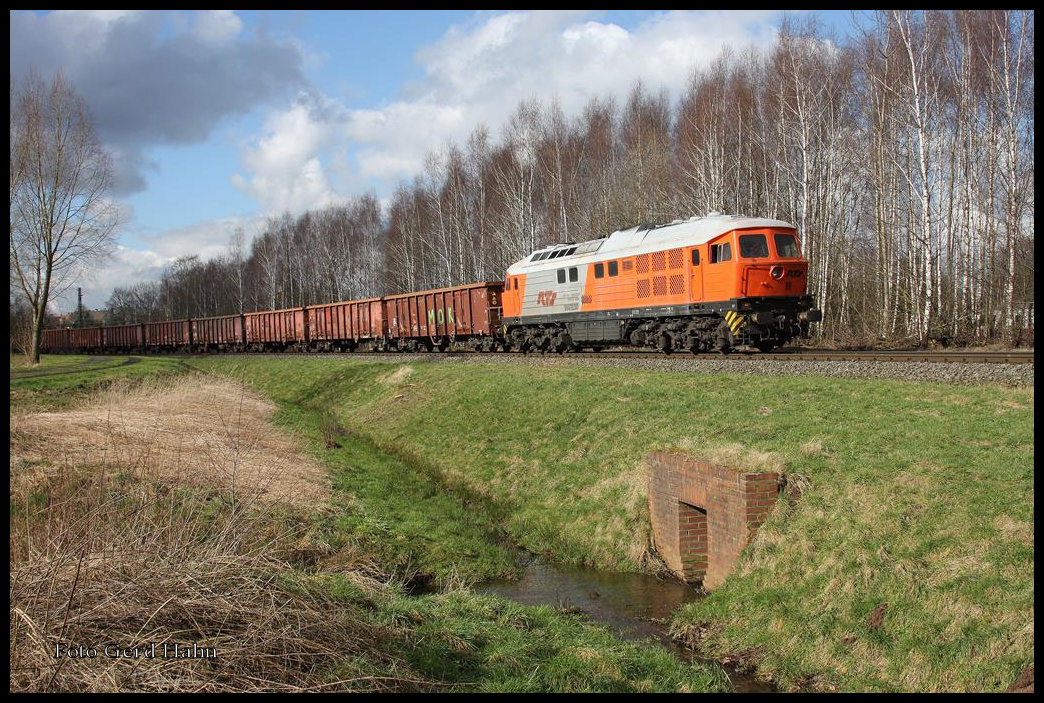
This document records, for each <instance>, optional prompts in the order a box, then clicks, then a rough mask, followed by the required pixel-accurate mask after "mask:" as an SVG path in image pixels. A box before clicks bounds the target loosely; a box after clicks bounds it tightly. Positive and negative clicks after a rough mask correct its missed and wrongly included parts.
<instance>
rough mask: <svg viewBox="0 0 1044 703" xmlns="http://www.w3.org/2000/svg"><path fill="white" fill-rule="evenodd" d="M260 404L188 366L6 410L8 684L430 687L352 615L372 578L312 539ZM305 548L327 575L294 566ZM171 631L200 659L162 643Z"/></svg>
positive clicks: (283, 449) (312, 484)
mask: <svg viewBox="0 0 1044 703" xmlns="http://www.w3.org/2000/svg"><path fill="white" fill-rule="evenodd" d="M271 411H272V408H271V406H270V405H269V404H268V403H266V402H265V401H263V400H261V399H260V398H258V397H257V396H255V395H253V394H251V393H249V392H246V391H244V390H243V389H242V388H240V387H238V386H236V385H235V384H232V383H229V382H220V383H213V382H209V381H204V380H202V379H189V380H180V381H177V382H174V383H173V384H169V385H155V384H153V385H149V386H138V387H135V388H133V389H128V388H124V389H122V390H115V391H110V392H106V393H105V394H103V395H101V396H99V397H98V398H95V399H94V402H93V403H91V404H90V405H88V406H87V407H84V408H81V409H78V410H74V411H70V412H65V413H53V414H41V415H32V416H26V417H22V418H19V419H17V420H16V421H12V463H11V537H10V547H11V548H10V558H11V582H10V632H11V635H10V667H11V674H10V689H11V691H77V692H80V691H85V692H101V691H163V692H166V691H176V692H185V691H304V690H347V691H417V690H430V689H431V688H432V687H433V684H431V683H430V682H428V681H426V680H424V677H421V676H418V675H416V674H415V673H413V672H412V671H411V670H410V669H409V667H407V666H405V665H404V664H403V663H402V662H401V661H399V660H397V659H396V658H395V657H393V656H392V655H390V654H389V653H388V652H387V650H388V648H387V647H386V646H385V645H384V643H385V642H386V641H387V640H389V639H390V638H393V637H394V636H395V635H396V633H393V632H390V631H388V630H387V628H385V627H382V626H377V625H374V624H373V619H372V618H370V617H368V616H367V611H366V608H367V607H368V606H367V602H368V601H369V600H370V599H371V597H374V596H376V595H377V594H378V593H379V589H380V588H381V582H382V581H386V580H387V577H385V576H384V575H383V574H381V573H380V571H379V570H378V569H377V568H376V567H375V566H374V565H373V563H372V562H371V561H369V560H368V559H367V558H365V557H362V556H360V555H358V554H355V553H353V552H351V551H350V550H341V551H339V552H337V553H334V550H333V548H331V547H330V546H329V545H328V544H326V543H325V542H324V541H323V538H322V535H321V532H320V531H318V530H316V526H315V524H314V523H313V522H312V520H311V513H312V511H313V510H314V509H315V508H316V507H320V504H317V503H315V502H313V503H312V504H311V505H309V506H307V508H305V507H303V506H302V502H303V501H304V500H306V499H310V500H313V501H315V500H317V499H319V498H322V497H324V496H325V495H326V493H325V492H324V483H325V482H321V481H320V478H321V477H320V476H318V475H316V474H317V473H318V469H317V468H316V467H315V466H314V465H312V464H311V463H310V462H308V461H307V460H305V459H304V458H302V457H301V456H300V455H299V454H298V453H297V452H296V451H293V445H292V443H291V442H290V440H289V438H288V437H286V436H285V435H284V434H282V433H279V432H277V431H275V430H274V428H272V427H271V426H270V425H269V424H268V423H267V418H268V417H269V416H270V415H271ZM16 448H17V452H16V451H15V449H16ZM291 468H292V469H293V470H292V471H291V470H289V469H291ZM288 474H289V476H288ZM233 484H234V488H235V493H233V492H232V489H233ZM258 498H263V499H262V500H258ZM320 560H322V561H323V562H324V563H325V564H326V570H325V573H327V574H331V575H327V576H323V577H319V576H316V575H309V574H308V572H307V571H305V570H302V569H301V568H300V565H301V563H302V562H305V564H306V565H311V564H312V563H316V562H318V561H320ZM295 564H296V565H297V566H295ZM332 573H336V576H333V575H332ZM330 578H337V579H340V583H341V584H342V586H341V589H342V590H343V589H344V588H345V587H347V588H348V591H350V592H352V593H354V594H356V595H355V596H353V597H352V598H350V599H343V598H337V597H334V595H332V594H333V593H334V590H333V589H331V588H330V587H329V586H328V579H330ZM345 584H347V586H346V585H345ZM59 643H66V644H67V645H68V647H70V648H76V647H79V646H82V647H93V648H94V651H95V656H94V657H92V658H69V657H68V656H55V654H56V645H58V644H59ZM106 644H115V645H118V646H119V647H120V648H124V649H125V648H133V647H138V648H141V653H142V655H144V653H145V652H146V651H149V652H153V651H154V652H156V654H157V656H155V657H145V656H139V657H136V658H134V657H132V658H126V657H112V656H107V652H106V650H105V646H106ZM175 644H177V645H182V646H191V645H195V646H196V647H199V648H205V649H206V650H207V653H208V654H212V655H213V656H208V657H205V658H203V657H196V658H171V657H169V656H168V657H164V656H163V654H164V645H167V647H168V649H167V652H168V653H169V652H170V648H171V647H172V646H173V645H175ZM153 645H155V649H154V650H153V649H152V646H153ZM110 651H111V650H110Z"/></svg>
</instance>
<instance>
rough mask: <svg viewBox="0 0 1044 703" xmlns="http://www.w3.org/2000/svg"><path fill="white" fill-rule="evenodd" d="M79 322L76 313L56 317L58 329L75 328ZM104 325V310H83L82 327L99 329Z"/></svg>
mask: <svg viewBox="0 0 1044 703" xmlns="http://www.w3.org/2000/svg"><path fill="white" fill-rule="evenodd" d="M78 320H79V315H77V313H76V311H75V310H73V311H72V312H67V313H65V314H64V315H59V316H58V327H76V324H77V322H78ZM103 324H105V311H104V310H84V311H83V326H84V327H99V326H101V325H103Z"/></svg>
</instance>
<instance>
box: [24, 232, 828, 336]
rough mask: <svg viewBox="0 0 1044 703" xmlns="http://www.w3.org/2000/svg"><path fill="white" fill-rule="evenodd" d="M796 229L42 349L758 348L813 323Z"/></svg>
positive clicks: (658, 240)
mask: <svg viewBox="0 0 1044 703" xmlns="http://www.w3.org/2000/svg"><path fill="white" fill-rule="evenodd" d="M807 276H808V261H807V260H806V259H804V258H803V257H802V256H801V251H800V247H799V244H798V236H797V231H796V230H795V228H794V226H793V225H791V224H788V223H786V222H783V221H781V220H772V219H764V218H751V217H743V216H729V215H721V214H719V213H710V214H708V215H707V216H704V217H692V218H690V219H688V220H675V221H674V222H671V223H669V224H655V225H654V224H645V225H638V226H636V227H632V228H630V229H626V230H622V231H617V232H613V233H612V234H611V235H609V236H607V237H603V238H601V239H593V240H589V241H585V242H580V243H565V244H555V245H552V246H548V247H544V248H542V249H539V250H537V251H534V252H532V253H531V254H530V255H529V256H527V257H526V258H524V259H522V260H521V261H518V262H516V263H514V264H512V265H511V266H510V267H509V268H508V270H507V275H506V277H505V279H504V281H503V282H500V281H497V282H484V283H472V284H468V285H464V286H455V287H450V288H439V289H436V290H427V291H420V292H415V293H403V294H399V295H388V296H384V297H380V298H368V299H365V300H351V301H345V302H338V303H327V304H323V305H307V306H302V307H296V308H287V309H284V310H264V311H259V312H249V313H242V314H239V315H224V316H219V317H208V318H197V319H187V320H173V321H164V322H144V323H140V324H134V325H119V326H111V327H93V328H80V329H51V330H45V331H44V335H43V347H42V348H43V351H46V352H78V353H107V352H144V351H166V352H172V351H191V352H206V351H309V350H314V351H356V350H359V351H445V350H448V349H461V350H464V349H470V350H474V351H484V352H492V351H522V352H559V353H561V352H567V351H576V350H581V349H592V350H601V349H605V348H609V347H637V348H651V349H657V350H660V351H662V352H665V353H671V352H675V351H690V352H693V353H699V352H703V351H719V352H728V351H732V350H736V349H745V350H752V349H755V348H756V349H759V350H762V351H767V350H769V349H772V348H775V347H778V346H781V345H783V344H786V343H787V342H789V341H791V340H792V339H795V338H798V337H803V336H807V335H808V333H809V326H810V325H811V324H812V323H815V322H819V321H820V320H821V319H822V312H821V311H820V310H818V309H816V308H815V307H814V304H813V300H812V297H811V296H810V295H808V293H807V290H808V287H807Z"/></svg>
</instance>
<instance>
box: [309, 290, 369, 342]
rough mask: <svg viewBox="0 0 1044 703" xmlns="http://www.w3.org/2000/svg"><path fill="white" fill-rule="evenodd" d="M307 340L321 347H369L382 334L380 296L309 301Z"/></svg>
mask: <svg viewBox="0 0 1044 703" xmlns="http://www.w3.org/2000/svg"><path fill="white" fill-rule="evenodd" d="M307 311H308V341H309V343H310V344H311V345H312V346H313V347H314V348H316V349H320V350H322V351H329V350H334V349H336V350H338V351H341V350H346V351H352V350H354V349H356V348H358V347H360V346H362V347H363V348H367V347H372V346H374V343H375V342H376V341H377V340H380V339H381V338H382V337H384V333H385V329H384V307H383V305H382V304H381V299H380V298H367V299H365V300H349V301H346V302H341V303H328V304H326V305H309V306H308V308H307Z"/></svg>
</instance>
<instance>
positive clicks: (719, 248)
mask: <svg viewBox="0 0 1044 703" xmlns="http://www.w3.org/2000/svg"><path fill="white" fill-rule="evenodd" d="M710 251H711V257H710V258H711V260H710V262H711V263H712V264H720V263H721V262H722V261H731V260H732V244H731V243H730V242H725V243H724V244H711V250H710Z"/></svg>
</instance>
